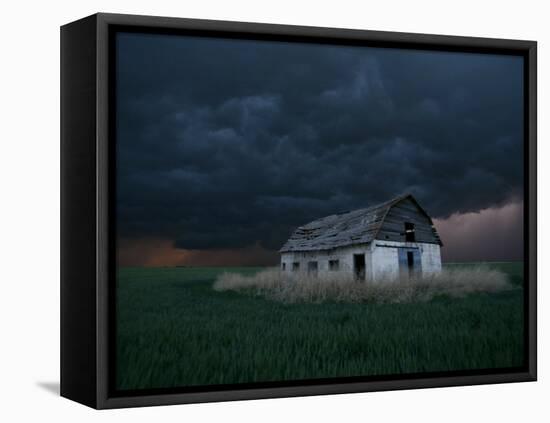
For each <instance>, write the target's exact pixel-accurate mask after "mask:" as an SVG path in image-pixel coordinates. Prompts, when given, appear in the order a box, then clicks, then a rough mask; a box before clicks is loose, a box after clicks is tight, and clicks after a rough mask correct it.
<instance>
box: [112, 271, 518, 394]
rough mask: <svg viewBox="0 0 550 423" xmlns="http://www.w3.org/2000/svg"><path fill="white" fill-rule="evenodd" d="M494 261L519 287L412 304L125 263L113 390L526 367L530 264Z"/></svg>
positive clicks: (119, 287)
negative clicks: (265, 292) (245, 287)
mask: <svg viewBox="0 0 550 423" xmlns="http://www.w3.org/2000/svg"><path fill="white" fill-rule="evenodd" d="M446 266H468V265H467V264H455V265H446ZM491 266H494V267H496V268H498V269H499V270H501V271H504V272H506V273H507V274H508V275H509V277H510V281H511V282H512V283H513V284H514V286H515V287H517V289H513V290H508V291H504V292H500V293H493V294H486V293H482V294H472V295H469V296H468V297H466V298H452V299H451V298H448V297H438V298H436V299H434V300H432V301H430V302H426V303H409V304H336V303H325V304H282V303H277V302H273V301H268V300H265V299H262V298H258V297H251V296H247V295H242V294H239V293H235V292H216V291H214V290H213V289H212V284H213V283H214V281H215V279H216V277H217V276H218V275H219V274H220V273H222V272H227V271H230V272H239V273H243V274H253V273H255V272H257V271H259V270H261V269H260V268H122V269H119V272H118V285H117V331H118V333H117V347H116V348H117V382H116V384H117V388H118V389H142V388H167V387H181V386H196V385H211V384H226V383H248V382H267V381H281V380H292V379H294V380H298V379H315V378H326V377H343V376H358V375H368V376H371V375H386V374H401V373H415V372H425V371H428V372H434V371H446V370H464V369H485V368H502V367H513V366H519V365H521V364H522V362H523V289H522V285H523V281H522V273H523V264H522V263H499V264H492V265H491Z"/></svg>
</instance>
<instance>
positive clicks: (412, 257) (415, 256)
mask: <svg viewBox="0 0 550 423" xmlns="http://www.w3.org/2000/svg"><path fill="white" fill-rule="evenodd" d="M397 252H398V260H399V275H400V277H402V278H409V277H411V276H413V275H415V274H420V273H421V272H422V261H421V256H420V251H419V250H418V249H412V248H399V249H398V250H397Z"/></svg>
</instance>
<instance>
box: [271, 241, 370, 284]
mask: <svg viewBox="0 0 550 423" xmlns="http://www.w3.org/2000/svg"><path fill="white" fill-rule="evenodd" d="M370 248H371V246H370V244H365V245H357V246H350V247H341V248H336V249H334V250H330V251H308V252H287V253H282V254H281V267H282V264H283V263H285V270H286V271H289V272H290V271H292V263H300V272H307V264H308V262H309V261H317V263H318V264H317V266H318V272H319V273H321V272H330V271H331V270H329V261H330V260H338V261H339V271H340V272H345V273H349V274H352V273H353V255H354V254H365V273H366V277H367V278H371V277H372V258H371V249H370Z"/></svg>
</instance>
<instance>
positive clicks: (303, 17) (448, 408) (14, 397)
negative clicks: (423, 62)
mask: <svg viewBox="0 0 550 423" xmlns="http://www.w3.org/2000/svg"><path fill="white" fill-rule="evenodd" d="M545 3H546V2H543V1H536V0H522V1H517V0H516V1H502V0H500V1H493V2H491V1H480V0H474V1H471V0H461V1H455V2H450V1H447V2H445V1H436V0H434V1H428V0H415V1H410V0H400V1H397V0H394V1H368V0H367V1H357V2H353V1H348V0H339V1H337V2H324V3H323V2H321V1H319V0H317V1H311V2H305V1H302V2H300V1H298V0H267V1H257V0H256V1H250V2H247V1H245V0H230V1H227V0H225V1H215V0H194V1H179V2H175V1H167V0H148V1H142V0H109V1H107V0H94V1H90V0H81V1H65V0H63V1H55V0H50V1H24V0H19V1H14V0H12V1H6V2H4V3H3V4H2V25H1V26H0V31H1V37H0V43H1V44H0V46H1V58H2V63H1V65H0V72H1V78H0V81H1V90H0V93H1V94H0V99H1V100H0V101H1V104H2V113H1V116H2V119H1V132H0V134H1V138H0V176H1V177H0V181H1V182H0V184H1V187H0V188H1V190H0V193H1V196H0V198H1V199H2V200H1V206H0V222H2V223H1V226H0V228H1V232H0V257H1V259H0V263H1V268H0V284H1V287H2V289H1V291H0V292H1V293H0V313H1V315H0V334H1V338H0V340H1V341H0V357H1V359H0V391H1V392H0V401H1V405H0V420H1V421H4V422H13V421H65V420H66V421H78V422H88V421H96V420H99V419H101V420H104V421H117V422H124V421H128V422H133V423H136V422H139V421H151V420H154V421H159V422H168V421H176V420H177V421H224V422H231V421H238V422H256V421H260V420H261V421H264V422H290V421H297V420H300V421H304V420H305V419H307V420H310V419H311V420H312V421H317V422H335V421H347V420H366V419H369V420H370V421H390V422H391V421H396V422H410V421H422V422H423V423H428V422H437V423H441V422H446V423H451V422H461V423H462V422H464V421H480V422H484V421H486V422H489V421H494V422H499V423H503V422H515V423H517V422H519V421H522V420H527V421H548V418H549V417H550V410H549V409H548V392H547V394H546V395H544V391H545V390H546V391H550V389H548V388H549V386H550V383H549V382H548V378H549V377H550V374H549V367H548V361H547V360H546V359H545V358H546V357H545V355H548V353H549V348H548V346H549V338H550V335H549V334H548V321H549V318H550V314H549V311H548V310H549V309H550V302H549V300H548V292H549V290H548V288H547V286H546V282H547V281H548V279H549V276H550V267H549V266H548V260H547V256H548V253H549V247H548V246H547V243H545V242H539V263H540V264H541V265H540V266H539V357H540V362H539V382H537V383H522V384H505V385H493V386H475V387H460V388H443V389H428V390H416V391H402V392H380V393H370V394H353V395H336V396H325V397H309V398H293V399H277V400H261V401H244V402H233V403H220V404H206V405H187V406H170V407H153V408H146V409H130V410H116V411H107V412H105V411H102V412H96V411H92V410H90V409H87V408H85V407H83V406H81V405H77V404H76V403H72V402H70V401H68V400H65V399H62V398H60V397H57V396H56V395H55V394H54V393H53V391H55V390H56V389H57V383H58V381H59V376H58V375H59V364H58V362H59V359H58V354H59V347H58V345H59V333H58V328H59V323H58V321H59V320H58V319H59V312H58V310H59V26H60V25H62V24H64V23H67V22H69V21H72V20H75V19H77V18H81V17H83V16H86V15H89V14H92V13H95V12H97V11H104V12H119V13H135V14H152V15H165V16H175V17H191V18H208V19H225V20H240V21H256V22H270V23H283V24H300V25H316V26H332V27H343V28H358V29H375V30H390V31H409V32H425V33H435V34H450V35H470V36H482V37H501V38H519V39H534V40H538V41H539V68H538V70H539V166H540V167H539V169H540V170H539V186H540V187H541V189H539V216H540V218H539V239H540V240H543V241H545V240H547V239H549V238H550V227H549V223H548V222H549V219H547V218H546V217H547V216H548V215H550V192H549V190H548V189H545V186H546V187H547V185H546V184H548V183H550V165H548V162H549V161H550V151H549V148H550V147H549V145H548V143H547V140H548V137H549V135H550V129H549V127H550V126H549V121H548V119H550V103H549V102H550V100H549V98H548V88H549V81H550V77H549V75H550V30H549V25H548V16H549V13H548V11H546V10H545Z"/></svg>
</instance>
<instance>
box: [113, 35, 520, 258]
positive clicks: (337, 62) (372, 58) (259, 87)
mask: <svg viewBox="0 0 550 423" xmlns="http://www.w3.org/2000/svg"><path fill="white" fill-rule="evenodd" d="M116 48H117V55H116V81H117V82H116V99H117V108H116V148H117V162H116V167H117V170H116V171H117V178H116V179H117V190H116V192H117V197H116V210H117V211H116V214H117V243H118V245H117V249H118V263H119V265H122V266H172V265H189V266H213V265H215V266H239V265H242V266H255V265H259V266H263V265H272V264H276V263H277V262H278V257H279V255H278V253H277V250H278V249H279V248H280V247H281V246H282V245H283V244H284V242H285V241H286V240H287V238H288V237H289V236H290V234H291V233H292V232H293V230H294V229H295V228H296V227H298V226H300V225H303V224H305V223H307V222H309V221H312V220H315V219H317V218H319V217H323V216H326V215H329V214H332V213H337V212H342V211H346V210H354V209H358V208H363V207H368V206H370V205H374V204H377V203H380V202H383V201H386V200H388V199H390V198H392V197H394V196H396V195H399V194H403V193H412V194H413V195H414V196H415V197H416V199H417V200H418V201H419V203H420V204H421V205H422V206H423V208H424V209H425V210H426V211H427V212H428V213H429V214H430V215H431V216H432V218H433V219H434V223H435V226H436V228H437V229H438V231H439V234H440V236H441V238H442V240H443V243H444V247H443V248H442V257H443V260H444V261H507V260H521V259H522V251H523V230H522V228H523V59H522V58H521V57H516V56H506V55H492V54H491V55H490V54H479V53H457V52H441V51H437V52H436V51H420V50H403V49H389V48H372V47H359V46H341V45H328V44H305V43H302V44H299V43H287V42H276V41H255V40H238V39H220V38H207V37H191V36H175V35H155V34H135V33H119V34H118V35H117V44H116Z"/></svg>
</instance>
